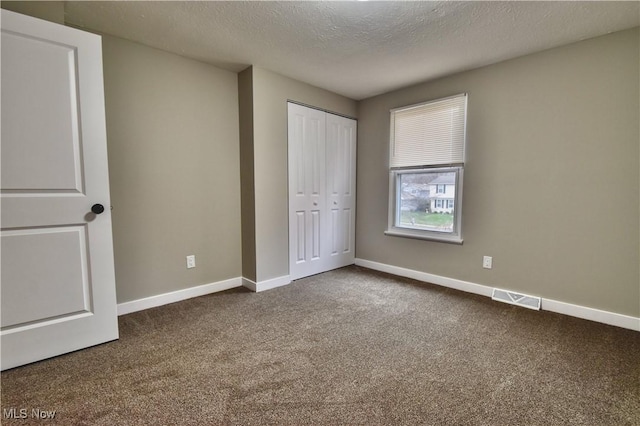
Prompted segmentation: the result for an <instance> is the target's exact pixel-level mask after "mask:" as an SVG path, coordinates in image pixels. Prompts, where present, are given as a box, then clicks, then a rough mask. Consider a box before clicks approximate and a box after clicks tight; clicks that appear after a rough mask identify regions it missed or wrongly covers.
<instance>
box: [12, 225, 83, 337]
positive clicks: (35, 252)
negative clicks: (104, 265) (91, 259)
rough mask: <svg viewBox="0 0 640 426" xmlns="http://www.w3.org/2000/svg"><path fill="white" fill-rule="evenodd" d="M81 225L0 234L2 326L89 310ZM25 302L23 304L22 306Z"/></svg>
mask: <svg viewBox="0 0 640 426" xmlns="http://www.w3.org/2000/svg"><path fill="white" fill-rule="evenodd" d="M85 231H86V230H85V227H84V226H74V227H63V228H35V229H25V230H15V231H7V232H3V233H2V279H3V282H7V283H13V282H19V283H20V285H19V286H15V285H6V286H3V289H2V328H3V329H9V328H12V327H14V326H16V325H20V324H29V325H33V324H35V323H37V322H42V321H47V320H50V319H54V318H59V317H61V316H64V315H74V314H77V313H84V312H90V311H91V306H90V305H91V295H90V294H89V283H88V279H89V277H88V276H87V271H88V265H87V257H86V254H87V251H86V232H85ZM25 305H26V306H28V309H25Z"/></svg>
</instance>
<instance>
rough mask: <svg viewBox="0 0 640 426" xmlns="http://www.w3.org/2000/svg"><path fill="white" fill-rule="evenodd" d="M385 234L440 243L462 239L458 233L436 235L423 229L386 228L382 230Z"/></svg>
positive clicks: (455, 241)
mask: <svg viewBox="0 0 640 426" xmlns="http://www.w3.org/2000/svg"><path fill="white" fill-rule="evenodd" d="M384 234H385V235H390V236H392V237H403V238H413V239H417V240H428V241H438V242H441V243H449V244H460V245H462V242H463V241H464V240H463V239H462V238H461V237H460V236H459V235H438V234H436V233H433V232H429V233H426V232H425V231H411V230H408V229H407V230H405V229H397V228H394V229H388V230H386V231H384Z"/></svg>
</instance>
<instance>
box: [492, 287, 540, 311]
mask: <svg viewBox="0 0 640 426" xmlns="http://www.w3.org/2000/svg"><path fill="white" fill-rule="evenodd" d="M491 299H493V300H497V301H498V302H505V303H509V304H511V305H518V306H522V307H523V308H529V309H535V310H536V311H539V310H540V298H539V297H535V296H527V295H526V294H520V293H515V292H513V291H507V290H500V289H499V288H494V289H493V294H492V295H491Z"/></svg>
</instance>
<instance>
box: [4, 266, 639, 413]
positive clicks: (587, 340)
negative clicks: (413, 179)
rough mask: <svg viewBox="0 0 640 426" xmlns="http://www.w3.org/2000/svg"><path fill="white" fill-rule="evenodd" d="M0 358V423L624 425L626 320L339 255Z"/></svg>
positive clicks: (627, 404)
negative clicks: (300, 274)
mask: <svg viewBox="0 0 640 426" xmlns="http://www.w3.org/2000/svg"><path fill="white" fill-rule="evenodd" d="M120 336H121V337H120V340H119V341H117V342H112V343H107V344H104V345H100V346H97V347H93V348H90V349H87V350H83V351H79V352H76V353H72V354H68V355H64V356H61V357H57V358H54V359H51V360H47V361H43V362H39V363H35V364H32V365H29V366H25V367H20V368H17V369H13V370H10V371H7V372H3V373H2V376H1V379H2V398H1V399H2V408H3V410H6V409H8V408H11V407H15V408H18V409H20V408H26V409H28V410H29V415H30V414H31V409H33V408H38V409H41V410H56V416H55V419H54V420H53V421H50V420H49V421H46V422H43V421H36V420H34V419H32V418H27V419H26V420H14V421H12V420H8V419H6V418H4V419H3V424H21V425H25V424H43V423H46V424H64V425H72V424H87V425H119V424H131V425H133V424H135V425H139V424H165V425H169V424H187V425H189V424H191V425H203V424H242V425H254V424H255V425H257V424H302V425H304V424H361V425H377V424H432V425H449V424H450V425H640V333H638V332H634V331H630V330H624V329H621V328H616V327H611V326H606V325H602V324H598V323H594V322H590V321H584V320H580V319H576V318H571V317H567V316H562V315H558V314H553V313H549V312H536V311H531V310H527V309H523V308H518V307H514V306H511V305H506V304H502V303H498V302H492V301H491V300H490V299H488V298H485V297H480V296H475V295H470V294H466V293H462V292H458V291H454V290H450V289H445V288H442V287H438V286H433V285H429V284H424V283H419V282H417V281H412V280H408V279H402V278H397V277H393V276H390V275H386V274H382V273H378V272H373V271H370V270H368V269H364V268H359V267H348V268H344V269H340V270H336V271H332V272H328V273H325V274H321V275H317V276H314V277H309V278H306V279H303V280H299V281H296V282H295V283H293V284H291V285H289V286H285V287H281V288H278V289H273V290H269V291H267V292H263V293H251V292H249V291H247V290H244V289H233V290H229V291H226V292H222V293H216V294H212V295H209V296H204V297H200V298H196V299H191V300H187V301H184V302H180V303H175V304H172V305H167V306H163V307H160V308H155V309H150V310H146V311H142V312H137V313H133V314H129V315H125V316H122V317H120Z"/></svg>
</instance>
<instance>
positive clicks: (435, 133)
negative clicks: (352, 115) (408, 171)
mask: <svg viewBox="0 0 640 426" xmlns="http://www.w3.org/2000/svg"><path fill="white" fill-rule="evenodd" d="M466 113H467V95H466V94H462V95H456V96H452V97H450V98H445V99H440V100H437V101H433V102H427V103H423V104H419V105H413V106H409V107H404V108H397V109H394V110H392V111H391V155H390V157H391V158H390V161H389V165H390V167H392V168H394V167H414V166H436V165H454V164H463V163H464V145H465V133H466V131H465V128H466V125H465V124H466Z"/></svg>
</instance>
